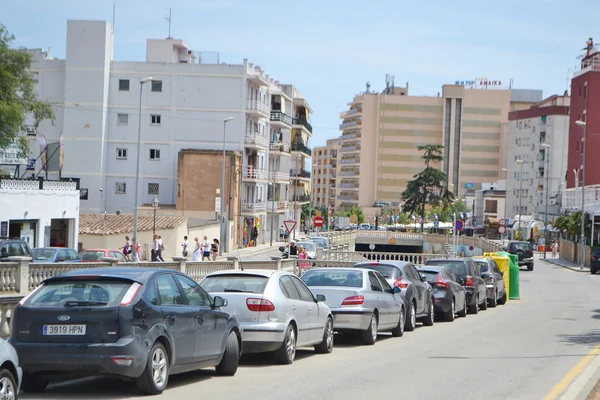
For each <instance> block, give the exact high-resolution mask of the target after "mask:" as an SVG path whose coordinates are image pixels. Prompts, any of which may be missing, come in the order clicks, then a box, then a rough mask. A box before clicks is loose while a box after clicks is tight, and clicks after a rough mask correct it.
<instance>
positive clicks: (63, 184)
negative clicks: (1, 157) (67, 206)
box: [0, 177, 79, 191]
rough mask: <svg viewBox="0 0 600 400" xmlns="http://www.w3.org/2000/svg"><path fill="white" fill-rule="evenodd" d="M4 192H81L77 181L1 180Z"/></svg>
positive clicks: (0, 187)
mask: <svg viewBox="0 0 600 400" xmlns="http://www.w3.org/2000/svg"><path fill="white" fill-rule="evenodd" d="M0 189H2V190H47V191H74V190H79V181H78V180H77V181H76V180H70V179H69V180H67V179H61V180H44V179H43V178H41V177H40V178H38V179H10V178H9V179H4V178H2V179H0Z"/></svg>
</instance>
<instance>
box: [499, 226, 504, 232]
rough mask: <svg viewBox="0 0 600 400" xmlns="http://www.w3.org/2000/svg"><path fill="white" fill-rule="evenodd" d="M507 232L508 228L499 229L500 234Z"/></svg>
mask: <svg viewBox="0 0 600 400" xmlns="http://www.w3.org/2000/svg"><path fill="white" fill-rule="evenodd" d="M504 232H506V228H505V227H503V226H501V227H500V228H498V233H504Z"/></svg>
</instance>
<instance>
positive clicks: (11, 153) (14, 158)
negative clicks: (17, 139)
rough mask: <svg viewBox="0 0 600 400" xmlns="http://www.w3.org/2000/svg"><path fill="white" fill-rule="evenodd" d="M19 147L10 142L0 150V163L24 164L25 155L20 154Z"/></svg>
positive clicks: (25, 162)
mask: <svg viewBox="0 0 600 400" xmlns="http://www.w3.org/2000/svg"><path fill="white" fill-rule="evenodd" d="M19 153H20V150H19V147H18V146H17V145H16V144H10V145H8V147H7V148H5V149H2V150H0V165H26V164H27V163H28V161H29V160H28V159H27V157H21V156H20V154H19Z"/></svg>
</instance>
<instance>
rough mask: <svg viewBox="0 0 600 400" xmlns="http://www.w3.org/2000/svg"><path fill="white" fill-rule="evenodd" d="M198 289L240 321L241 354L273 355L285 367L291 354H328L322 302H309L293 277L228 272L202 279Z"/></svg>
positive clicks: (328, 324)
mask: <svg viewBox="0 0 600 400" xmlns="http://www.w3.org/2000/svg"><path fill="white" fill-rule="evenodd" d="M200 286H202V287H203V288H204V290H206V291H207V292H209V293H211V294H212V295H216V296H222V297H223V298H225V299H227V301H228V304H227V306H226V307H224V308H223V309H224V310H226V311H228V312H230V313H232V314H234V315H235V316H236V317H237V318H238V320H239V321H240V327H241V332H242V340H243V344H244V352H245V353H260V352H270V351H273V352H274V355H275V359H276V361H278V362H279V363H282V364H291V363H293V362H294V358H295V357H296V348H298V347H308V346H314V349H315V351H316V352H317V353H331V351H332V350H333V316H332V314H331V310H330V309H329V307H328V306H327V304H325V303H324V300H325V299H324V298H318V299H317V298H315V296H313V294H312V292H311V291H310V289H309V288H307V287H306V285H305V284H304V283H303V282H302V281H301V280H300V279H299V278H298V277H297V276H295V275H293V274H290V273H288V272H284V271H274V270H251V271H240V270H229V271H219V272H214V273H212V274H210V275H208V276H207V277H206V278H204V279H203V280H202V282H200Z"/></svg>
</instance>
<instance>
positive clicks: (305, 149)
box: [292, 142, 312, 157]
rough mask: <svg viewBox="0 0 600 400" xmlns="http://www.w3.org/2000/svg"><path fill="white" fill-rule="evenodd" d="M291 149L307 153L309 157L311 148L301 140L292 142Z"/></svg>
mask: <svg viewBox="0 0 600 400" xmlns="http://www.w3.org/2000/svg"><path fill="white" fill-rule="evenodd" d="M292 151H299V152H300V153H304V154H306V155H308V156H309V157H311V156H312V150H311V149H309V148H308V146H307V145H305V144H304V143H302V142H293V143H292Z"/></svg>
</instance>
